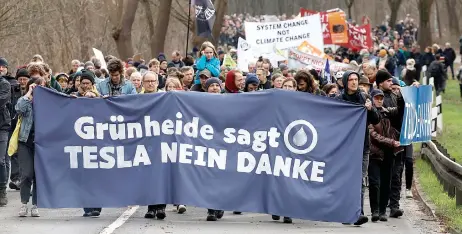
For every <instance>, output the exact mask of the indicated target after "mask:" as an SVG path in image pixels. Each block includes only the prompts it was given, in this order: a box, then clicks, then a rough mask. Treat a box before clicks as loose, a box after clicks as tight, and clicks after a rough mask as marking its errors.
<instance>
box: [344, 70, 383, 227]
mask: <svg viewBox="0 0 462 234" xmlns="http://www.w3.org/2000/svg"><path fill="white" fill-rule="evenodd" d="M359 77H360V75H359V74H358V73H356V72H353V71H346V72H345V73H344V74H343V78H342V82H343V85H344V87H345V89H344V90H343V92H342V94H340V96H338V99H340V100H344V101H348V102H352V103H355V104H360V105H364V106H365V107H366V109H367V125H369V124H372V125H375V124H378V123H379V122H380V116H379V114H378V112H377V109H375V107H373V106H372V102H371V101H370V100H369V99H368V98H367V95H366V94H365V93H363V92H362V91H361V90H360V89H359V84H358V82H359ZM370 144H371V143H370V139H369V129H368V128H366V132H365V138H364V148H363V162H362V187H361V216H359V219H358V220H357V221H356V223H354V224H355V225H362V224H364V223H367V222H368V221H369V219H368V218H367V216H366V215H364V192H365V190H366V186H365V180H366V175H367V167H368V166H369V150H370Z"/></svg>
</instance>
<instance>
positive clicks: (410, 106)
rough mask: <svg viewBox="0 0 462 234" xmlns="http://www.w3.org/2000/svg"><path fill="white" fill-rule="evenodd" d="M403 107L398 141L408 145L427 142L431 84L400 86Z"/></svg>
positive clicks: (429, 134)
mask: <svg viewBox="0 0 462 234" xmlns="http://www.w3.org/2000/svg"><path fill="white" fill-rule="evenodd" d="M401 94H402V95H403V98H404V102H405V103H406V104H405V108H404V116H403V125H402V127H401V134H400V138H399V142H400V144H401V145H410V144H411V143H413V142H414V143H415V142H428V141H430V140H431V138H432V137H431V135H432V127H431V123H432V112H431V111H432V103H433V100H432V98H433V96H432V86H431V85H421V86H419V87H415V86H409V87H404V88H401Z"/></svg>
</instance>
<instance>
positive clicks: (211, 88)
mask: <svg viewBox="0 0 462 234" xmlns="http://www.w3.org/2000/svg"><path fill="white" fill-rule="evenodd" d="M221 85H222V83H221V80H220V79H218V78H216V77H211V78H209V79H208V80H207V81H206V82H205V90H206V91H207V92H208V93H221V92H222V91H221Z"/></svg>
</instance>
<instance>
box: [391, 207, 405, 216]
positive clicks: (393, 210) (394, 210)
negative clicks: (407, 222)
mask: <svg viewBox="0 0 462 234" xmlns="http://www.w3.org/2000/svg"><path fill="white" fill-rule="evenodd" d="M403 213H404V211H403V210H401V209H397V208H391V209H390V217H392V218H398V217H401V216H403Z"/></svg>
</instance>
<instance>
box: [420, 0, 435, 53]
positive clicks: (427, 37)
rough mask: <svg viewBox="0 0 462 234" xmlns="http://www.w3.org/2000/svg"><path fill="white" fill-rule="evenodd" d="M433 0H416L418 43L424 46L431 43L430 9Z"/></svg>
mask: <svg viewBox="0 0 462 234" xmlns="http://www.w3.org/2000/svg"><path fill="white" fill-rule="evenodd" d="M432 5H433V0H418V6H419V26H420V27H419V31H418V34H419V35H418V37H419V40H418V42H419V45H420V48H425V47H427V46H431V45H432V31H431V23H430V18H431V17H430V16H431V11H432Z"/></svg>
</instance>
